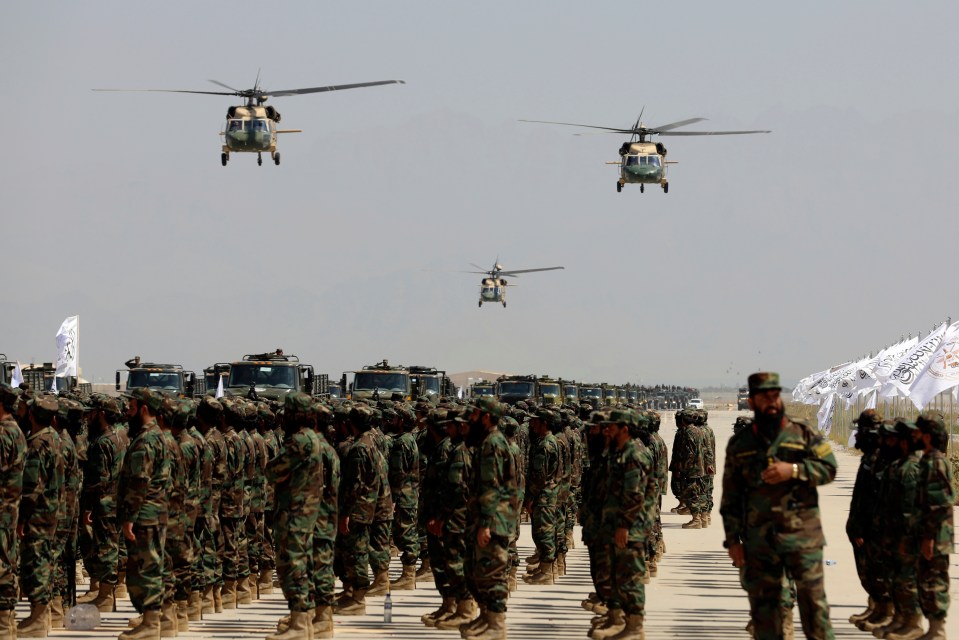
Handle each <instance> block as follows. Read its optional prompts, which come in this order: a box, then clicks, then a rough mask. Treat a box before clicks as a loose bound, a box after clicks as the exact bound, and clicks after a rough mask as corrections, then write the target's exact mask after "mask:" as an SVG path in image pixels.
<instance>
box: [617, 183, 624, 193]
mask: <svg viewBox="0 0 959 640" xmlns="http://www.w3.org/2000/svg"><path fill="white" fill-rule="evenodd" d="M622 191H623V183H622V182H620V181H619V180H617V181H616V193H621V192H622Z"/></svg>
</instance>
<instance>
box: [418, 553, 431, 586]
mask: <svg viewBox="0 0 959 640" xmlns="http://www.w3.org/2000/svg"><path fill="white" fill-rule="evenodd" d="M416 581H417V582H433V569H432V568H431V567H430V559H429V558H423V563H422V564H420V568H419V569H417V570H416Z"/></svg>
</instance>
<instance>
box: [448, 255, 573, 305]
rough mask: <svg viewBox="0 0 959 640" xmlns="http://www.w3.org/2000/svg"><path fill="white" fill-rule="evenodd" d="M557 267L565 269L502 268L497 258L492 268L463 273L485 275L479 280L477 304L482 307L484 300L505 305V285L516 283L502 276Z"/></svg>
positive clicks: (475, 265) (477, 266)
mask: <svg viewBox="0 0 959 640" xmlns="http://www.w3.org/2000/svg"><path fill="white" fill-rule="evenodd" d="M470 265H471V266H473V267H476V268H477V269H482V268H483V267H481V266H479V265H478V264H473V263H472V262H471V263H470ZM557 269H565V267H543V268H540V269H504V268H503V265H501V264H500V263H499V258H497V259H496V262H494V263H493V268H492V269H490V270H489V271H464V272H463V273H479V274H482V275H484V276H485V277H484V278H483V280H482V282H480V297H479V305H478V306H480V307H482V306H483V303H484V302H499V303H501V304H502V305H503V306H504V307H505V306H506V287H515V286H516V285H512V284H509V283H508V282H507V281H506V278H505V277H504V276H510V277H514V278H518V277H519V274H521V273H535V272H536V271H555V270H557Z"/></svg>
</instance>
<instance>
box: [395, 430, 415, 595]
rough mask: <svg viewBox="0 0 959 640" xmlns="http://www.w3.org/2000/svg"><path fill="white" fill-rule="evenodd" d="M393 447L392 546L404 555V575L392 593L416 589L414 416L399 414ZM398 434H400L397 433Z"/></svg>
mask: <svg viewBox="0 0 959 640" xmlns="http://www.w3.org/2000/svg"><path fill="white" fill-rule="evenodd" d="M394 425H396V426H394V436H397V437H394V439H393V446H392V447H391V448H390V458H389V481H390V494H391V495H392V498H393V504H394V506H395V509H394V511H393V543H394V544H395V545H396V546H397V548H398V549H399V550H400V552H401V553H402V555H401V557H400V562H401V563H402V565H403V574H402V575H401V576H400V577H399V578H397V579H396V581H395V582H393V583H392V584H391V585H390V587H391V588H392V589H400V590H403V589H415V588H416V561H417V559H418V558H419V554H420V541H419V535H418V534H417V531H416V522H417V513H416V512H417V508H418V506H419V501H420V496H419V494H420V452H419V449H418V448H417V446H416V437H415V436H414V435H413V427H414V426H415V423H414V421H413V415H412V413H409V414H407V413H406V412H405V411H404V412H403V413H401V414H399V417H398V419H396V421H395V422H394ZM397 432H398V433H397Z"/></svg>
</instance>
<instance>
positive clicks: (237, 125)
mask: <svg viewBox="0 0 959 640" xmlns="http://www.w3.org/2000/svg"><path fill="white" fill-rule="evenodd" d="M242 130H243V121H242V120H230V131H242Z"/></svg>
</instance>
